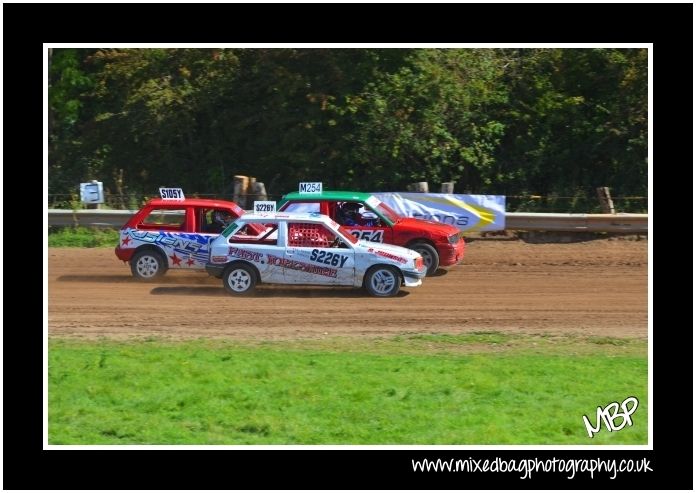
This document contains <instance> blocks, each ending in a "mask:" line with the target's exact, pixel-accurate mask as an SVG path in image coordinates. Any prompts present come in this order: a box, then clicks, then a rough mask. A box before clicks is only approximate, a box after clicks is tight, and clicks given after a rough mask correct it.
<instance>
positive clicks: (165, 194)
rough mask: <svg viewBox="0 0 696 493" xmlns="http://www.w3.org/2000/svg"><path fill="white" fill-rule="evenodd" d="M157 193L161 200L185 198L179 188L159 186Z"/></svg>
mask: <svg viewBox="0 0 696 493" xmlns="http://www.w3.org/2000/svg"><path fill="white" fill-rule="evenodd" d="M159 193H160V197H162V199H163V200H184V199H185V198H186V197H184V191H183V190H182V189H181V188H164V187H160V189H159Z"/></svg>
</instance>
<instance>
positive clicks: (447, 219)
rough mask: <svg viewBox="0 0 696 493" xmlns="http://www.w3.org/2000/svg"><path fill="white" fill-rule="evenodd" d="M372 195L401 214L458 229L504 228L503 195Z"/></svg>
mask: <svg viewBox="0 0 696 493" xmlns="http://www.w3.org/2000/svg"><path fill="white" fill-rule="evenodd" d="M374 195H375V196H376V197H378V198H379V199H380V200H382V201H383V202H384V203H386V204H387V205H388V206H389V207H391V208H392V209H394V210H395V211H396V212H398V213H399V214H401V215H402V216H406V217H413V218H416V219H426V220H429V221H437V222H440V223H444V224H451V225H453V226H456V227H457V228H459V229H460V230H461V231H500V230H503V229H505V196H504V195H465V194H456V195H455V194H448V193H375V194H374Z"/></svg>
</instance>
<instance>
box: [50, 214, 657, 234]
mask: <svg viewBox="0 0 696 493" xmlns="http://www.w3.org/2000/svg"><path fill="white" fill-rule="evenodd" d="M136 212H137V211H116V210H98V209H87V210H78V211H72V210H69V209H49V210H48V225H49V226H78V225H79V226H89V227H102V228H104V227H111V228H119V227H121V226H123V225H124V224H125V223H126V221H128V219H129V218H130V217H131V216H132V215H133V214H135V213H136ZM505 229H508V230H517V231H575V232H580V231H582V232H596V233H598V232H606V233H647V232H648V214H549V213H531V212H508V213H506V214H505Z"/></svg>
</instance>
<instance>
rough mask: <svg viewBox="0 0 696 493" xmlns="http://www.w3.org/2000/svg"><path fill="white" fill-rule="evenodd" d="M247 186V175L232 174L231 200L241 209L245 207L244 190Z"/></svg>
mask: <svg viewBox="0 0 696 493" xmlns="http://www.w3.org/2000/svg"><path fill="white" fill-rule="evenodd" d="M248 187H249V177H248V176H242V175H235V176H234V192H233V195H232V200H233V201H234V202H236V203H237V205H238V206H239V207H241V208H242V209H246V205H247V204H246V191H247V188H248Z"/></svg>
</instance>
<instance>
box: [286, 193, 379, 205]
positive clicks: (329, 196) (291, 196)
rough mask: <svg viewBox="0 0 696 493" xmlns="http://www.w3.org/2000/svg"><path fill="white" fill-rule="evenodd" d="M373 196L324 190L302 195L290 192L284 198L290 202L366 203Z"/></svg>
mask: <svg viewBox="0 0 696 493" xmlns="http://www.w3.org/2000/svg"><path fill="white" fill-rule="evenodd" d="M371 196H372V194H370V193H366V192H351V191H345V190H324V191H323V192H322V193H300V192H290V193H288V194H286V195H285V196H283V200H284V201H288V200H306V201H312V200H340V201H347V202H350V201H358V202H364V201H366V200H367V199H369V198H370V197H371Z"/></svg>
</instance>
